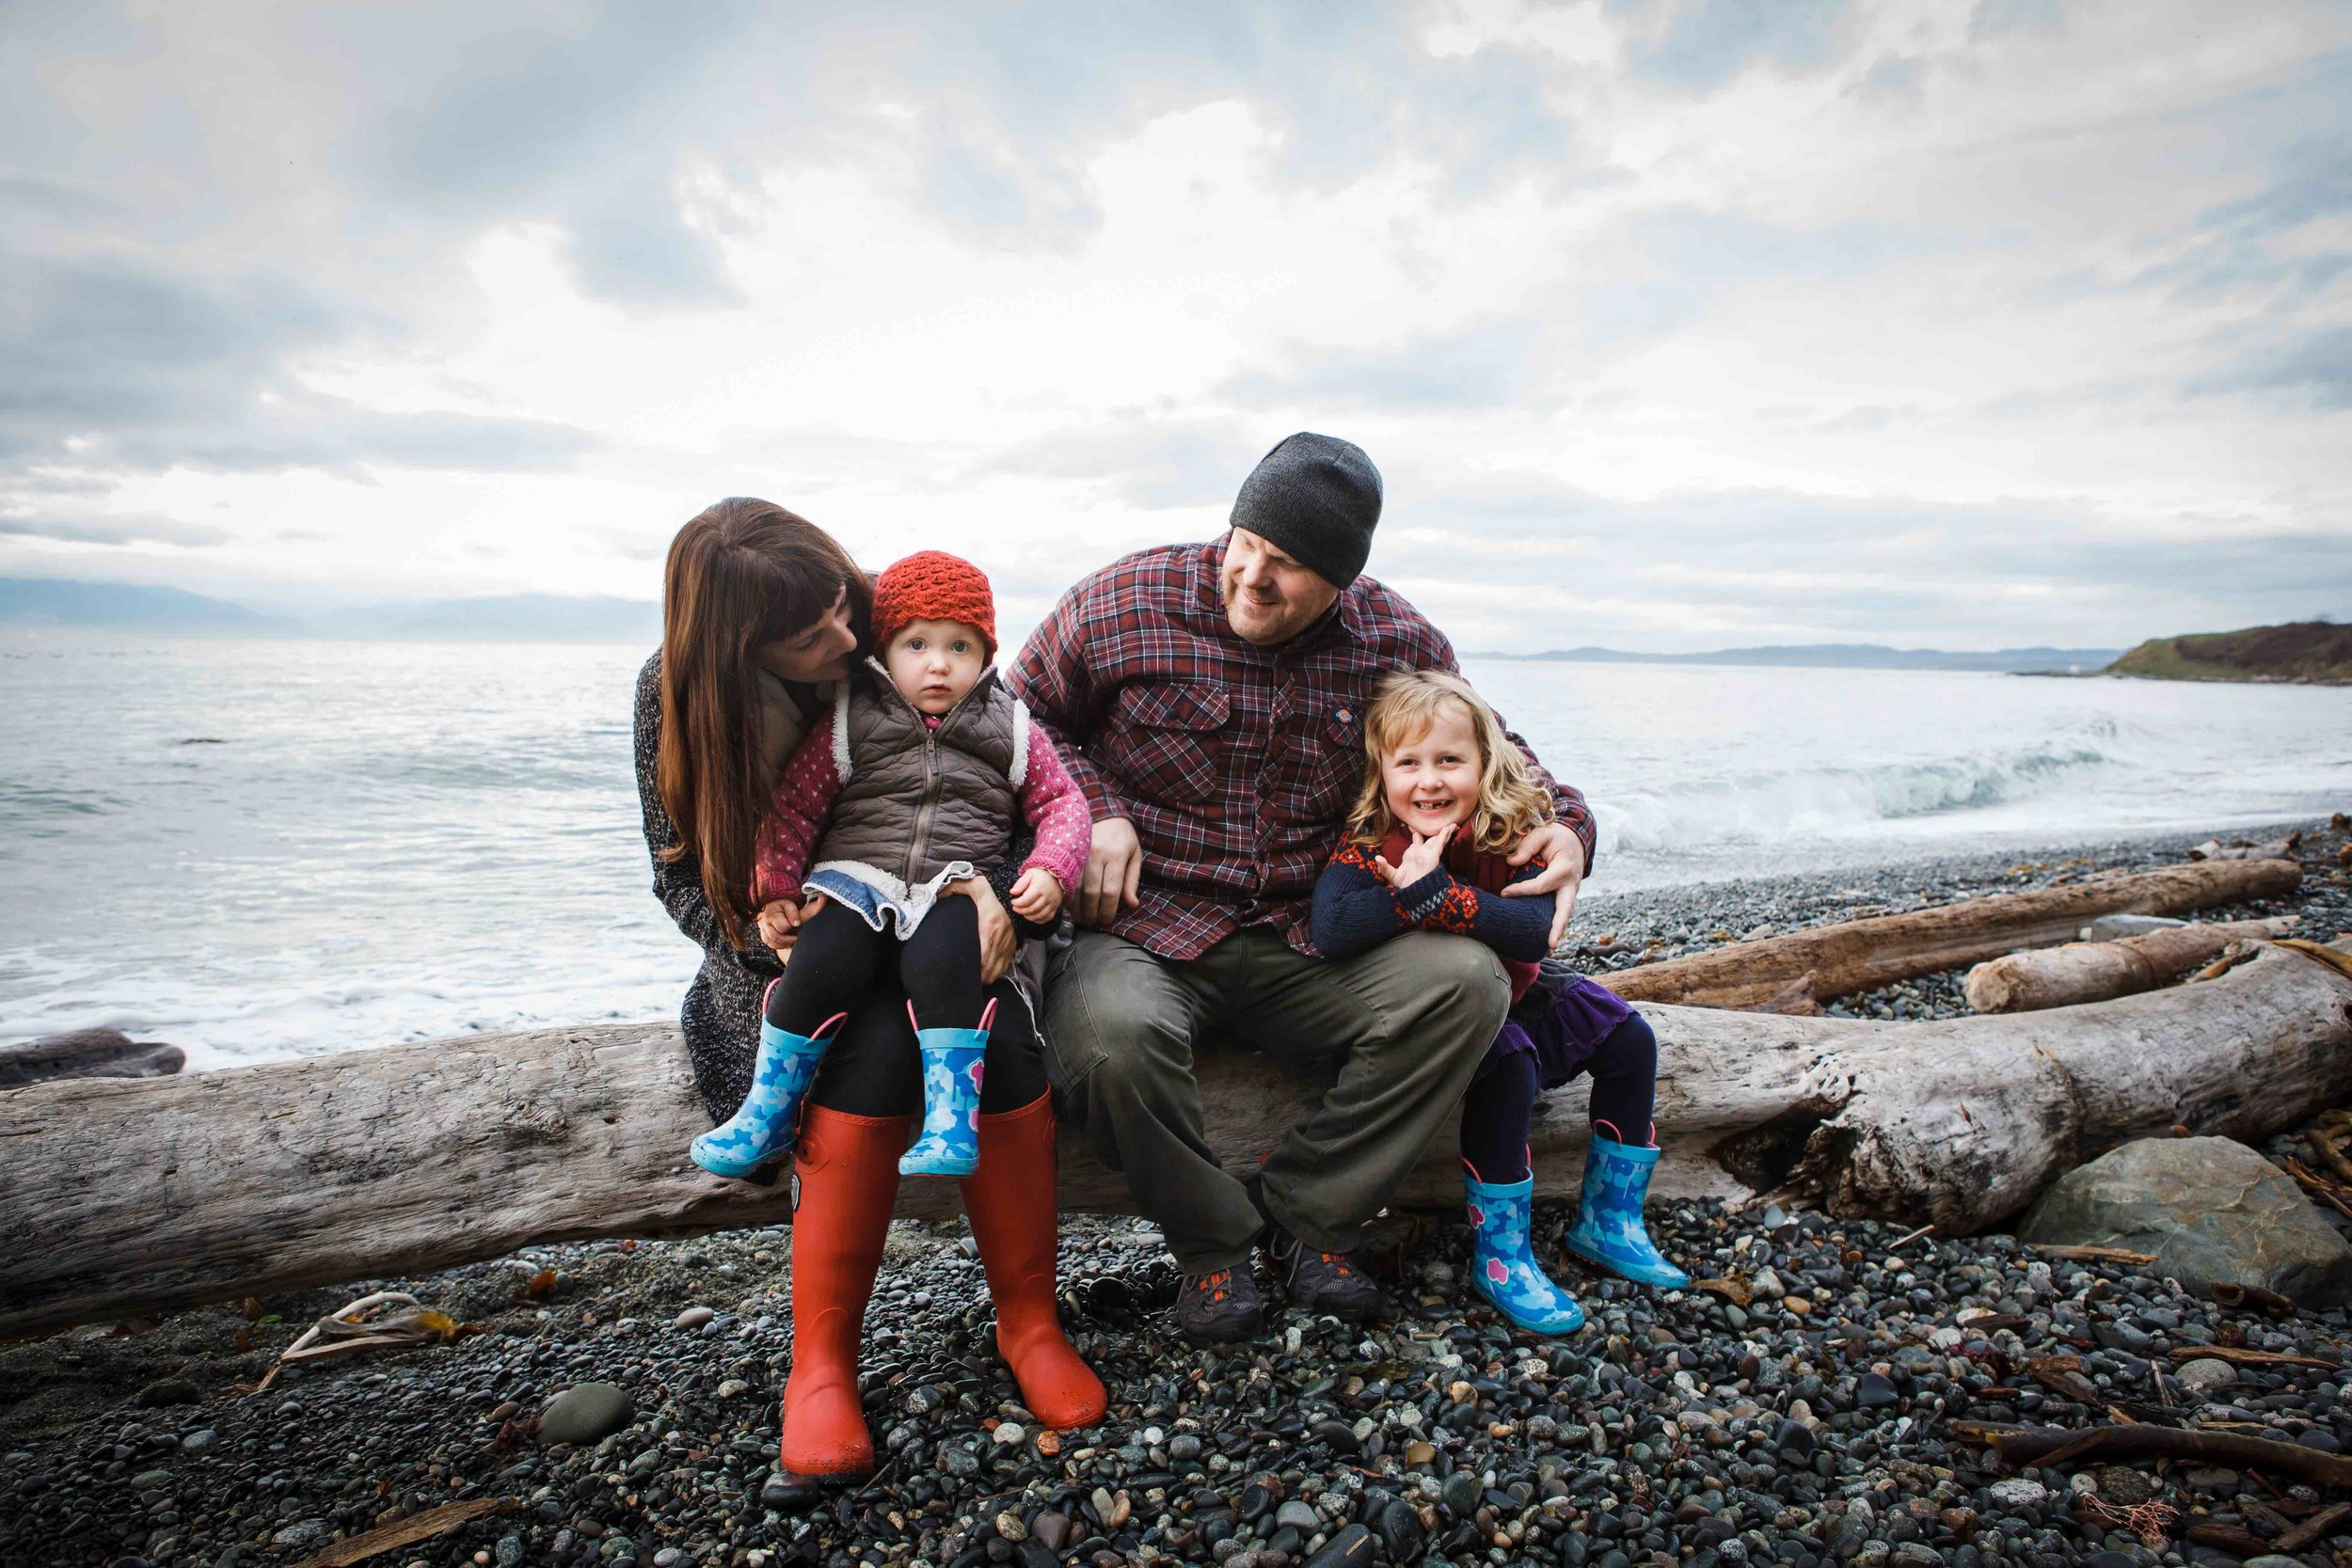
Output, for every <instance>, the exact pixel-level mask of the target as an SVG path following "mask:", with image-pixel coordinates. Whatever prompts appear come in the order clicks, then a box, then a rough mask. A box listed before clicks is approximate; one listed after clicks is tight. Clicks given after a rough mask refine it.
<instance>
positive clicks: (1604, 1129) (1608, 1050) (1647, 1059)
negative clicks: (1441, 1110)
mask: <svg viewBox="0 0 2352 1568" xmlns="http://www.w3.org/2000/svg"><path fill="white" fill-rule="evenodd" d="M1582 1070H1584V1071H1586V1072H1589V1073H1591V1074H1592V1075H1593V1100H1592V1107H1591V1111H1590V1113H1589V1114H1590V1115H1591V1117H1592V1121H1593V1131H1594V1132H1597V1133H1599V1134H1600V1135H1601V1136H1602V1137H1605V1138H1608V1139H1610V1140H1611V1141H1612V1142H1614V1143H1621V1144H1631V1145H1632V1146H1633V1147H1635V1148H1645V1147H1647V1145H1648V1143H1649V1133H1650V1117H1651V1113H1652V1112H1653V1111H1654V1110H1655V1109H1656V1105H1657V1097H1658V1037H1657V1036H1656V1035H1654V1034H1652V1033H1651V1032H1650V1026H1649V1025H1648V1024H1647V1023H1645V1022H1643V1021H1642V1015H1641V1014H1639V1013H1636V1014H1634V1015H1633V1016H1632V1017H1631V1018H1629V1019H1627V1020H1626V1021H1625V1022H1623V1023H1620V1024H1618V1025H1617V1026H1616V1027H1615V1028H1614V1029H1613V1030H1611V1031H1610V1032H1609V1034H1608V1036H1607V1037H1605V1038H1604V1039H1602V1041H1601V1042H1600V1043H1599V1044H1598V1045H1597V1046H1595V1047H1593V1053H1592V1055H1590V1056H1589V1057H1587V1058H1585V1062H1584V1066H1583V1069H1582ZM1540 1089H1541V1085H1540V1084H1539V1083H1538V1081H1537V1078H1536V1065H1535V1058H1534V1055H1533V1054H1532V1053H1528V1052H1519V1053H1515V1054H1512V1055H1508V1056H1504V1057H1502V1058H1500V1059H1499V1060H1497V1061H1496V1062H1495V1064H1494V1065H1493V1066H1492V1067H1489V1068H1488V1069H1486V1071H1485V1072H1484V1073H1482V1074H1480V1075H1479V1077H1478V1080H1477V1081H1476V1082H1475V1083H1473V1084H1471V1085H1470V1093H1469V1094H1467V1095H1465V1096H1463V1097H1462V1158H1463V1159H1465V1160H1467V1161H1469V1162H1470V1168H1471V1169H1473V1170H1475V1171H1477V1172H1478V1179H1479V1180H1481V1181H1486V1182H1494V1183H1508V1182H1512V1181H1524V1180H1527V1124H1528V1120H1529V1118H1530V1117H1532V1116H1533V1115H1534V1109H1535V1096H1536V1094H1537V1093H1538V1092H1540Z"/></svg>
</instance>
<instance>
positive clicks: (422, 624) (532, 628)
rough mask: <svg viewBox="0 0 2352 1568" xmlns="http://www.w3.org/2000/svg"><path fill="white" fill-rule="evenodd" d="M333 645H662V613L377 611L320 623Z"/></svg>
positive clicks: (504, 599) (504, 604)
mask: <svg viewBox="0 0 2352 1568" xmlns="http://www.w3.org/2000/svg"><path fill="white" fill-rule="evenodd" d="M317 622H318V626H319V627H320V629H321V630H322V631H324V632H325V633H326V635H328V636H331V637H357V638H371V639H373V638H389V639H398V640H402V641H431V642H636V643H643V644H645V645H648V646H649V645H651V644H652V643H655V642H658V641H660V640H661V607H660V605H658V604H656V603H655V602H654V601H652V600H651V599H612V598H571V597H566V596H564V595H562V594H502V595H500V596H497V597H492V598H480V599H430V600H421V601H417V602H413V603H405V604H383V605H370V606H368V607H366V608H365V609H362V610H350V611H346V612H344V613H342V614H338V615H334V616H322V617H318V618H317Z"/></svg>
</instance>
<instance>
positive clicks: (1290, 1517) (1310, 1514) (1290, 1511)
mask: <svg viewBox="0 0 2352 1568" xmlns="http://www.w3.org/2000/svg"><path fill="white" fill-rule="evenodd" d="M1274 1522H1275V1523H1276V1524H1277V1525H1289V1526H1291V1527H1293V1528H1295V1529H1298V1530H1301V1531H1304V1532H1305V1533H1306V1534H1309V1535H1312V1534H1313V1533H1314V1532H1315V1531H1317V1530H1319V1529H1321V1528H1323V1516H1322V1515H1321V1514H1319V1513H1316V1512H1315V1511H1314V1510H1313V1509H1312V1508H1311V1507H1309V1506H1308V1505H1307V1504H1305V1503H1302V1502H1300V1501H1299V1500H1298V1499H1297V1498H1296V1497H1293V1498H1292V1499H1291V1500H1290V1501H1288V1502H1286V1503H1284V1504H1283V1505H1282V1506H1281V1507H1279V1508H1278V1509H1276V1510H1275V1511H1274Z"/></svg>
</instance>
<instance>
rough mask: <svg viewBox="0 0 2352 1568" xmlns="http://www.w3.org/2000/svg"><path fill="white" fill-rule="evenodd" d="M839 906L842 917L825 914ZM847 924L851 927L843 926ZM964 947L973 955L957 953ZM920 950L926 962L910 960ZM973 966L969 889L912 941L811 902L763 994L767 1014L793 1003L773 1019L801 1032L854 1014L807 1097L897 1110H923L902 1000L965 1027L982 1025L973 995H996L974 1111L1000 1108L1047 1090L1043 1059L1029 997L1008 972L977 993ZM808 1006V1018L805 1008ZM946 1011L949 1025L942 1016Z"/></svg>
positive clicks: (880, 1113)
mask: <svg viewBox="0 0 2352 1568" xmlns="http://www.w3.org/2000/svg"><path fill="white" fill-rule="evenodd" d="M835 915H838V916H839V917H840V918H839V919H838V920H835V919H834V918H832V917H834V916H835ZM943 920H944V923H943ZM934 925H937V926H938V927H939V929H938V930H937V931H936V932H934V931H933V929H932V927H934ZM844 926H846V927H853V928H854V929H853V930H843V929H842V928H841V927H844ZM812 938H814V939H815V942H814V943H813V944H812V941H811V939H812ZM926 938H930V939H931V940H930V942H925V940H924V939H926ZM965 944H968V958H967V957H965V956H964V954H963V953H961V952H960V951H959V949H960V948H961V947H963V946H964V945H965ZM911 948H912V949H914V951H910V950H909V949H911ZM917 958H921V959H923V960H924V961H920V962H916V961H910V960H914V959H917ZM803 966H806V967H803ZM796 972H798V973H799V974H801V975H802V976H803V979H802V981H801V983H800V984H799V985H795V984H794V983H793V978H792V977H793V975H794V974H795V973H796ZM979 972H980V954H979V927H978V915H977V906H976V905H975V904H974V903H973V902H972V900H970V899H969V898H946V899H942V900H941V901H940V902H939V903H938V904H936V905H934V906H933V907H932V909H931V911H930V914H928V915H926V916H924V918H923V924H922V925H921V926H920V927H917V928H916V930H915V941H914V942H912V943H903V942H899V941H898V939H897V936H896V933H890V934H887V935H885V934H883V933H878V932H876V931H874V930H873V929H872V927H868V926H867V925H866V922H865V921H864V920H863V919H861V918H860V917H859V916H857V915H855V914H852V913H851V912H850V911H848V910H845V909H839V908H837V907H829V908H826V909H823V910H820V911H818V913H817V917H816V918H815V919H814V920H811V921H810V922H809V923H808V924H807V925H806V926H804V927H802V928H801V933H800V938H799V940H798V941H796V942H794V943H793V944H792V955H791V961H790V962H789V963H787V965H786V966H785V976H786V977H785V980H784V982H783V983H782V984H780V985H778V986H777V987H776V989H775V991H774V993H773V994H772V995H771V997H770V998H769V1006H770V1009H771V1017H775V1015H776V1014H777V1013H778V1012H784V1011H786V1010H787V1009H788V1010H789V1014H788V1016H787V1017H778V1018H776V1022H777V1023H778V1025H779V1027H782V1028H787V1029H793V1031H794V1032H795V1033H796V1034H798V1033H805V1032H806V1031H807V1030H808V1029H812V1028H815V1027H817V1026H818V1025H819V1024H821V1023H823V1022H824V1021H825V1020H826V1019H828V1018H831V1017H832V1016H833V1015H834V1013H837V1012H845V1011H846V1012H847V1013H848V1014H849V1015H850V1016H849V1019H848V1020H847V1022H844V1023H843V1024H842V1025H841V1029H840V1032H839V1033H838V1034H836V1035H835V1036H834V1039H833V1043H832V1044H831V1045H830V1046H828V1047H827V1048H826V1050H825V1059H824V1062H823V1064H822V1065H821V1066H819V1067H818V1069H817V1082H816V1083H815V1084H813V1085H810V1087H809V1091H808V1098H809V1103H811V1104H813V1105H822V1106H824V1107H825V1108H826V1109H827V1110H829V1111H839V1112H841V1113H843V1114H844V1115H846V1116H853V1117H902V1116H908V1115H911V1114H913V1113H914V1112H918V1111H920V1110H922V1108H923V1068H922V1061H921V1057H920V1055H919V1053H917V1052H916V1051H915V1048H914V1026H913V1025H911V1024H910V1023H909V1022H907V1011H906V1004H907V1003H908V1002H909V1001H912V1002H914V1009H915V1016H916V1017H918V1018H920V1019H922V1021H923V1023H924V1026H925V1027H926V1028H930V1027H934V1026H935V1027H940V1028H969V1027H971V1026H972V1025H973V1024H975V1023H977V1022H979V1016H980V1009H981V1006H982V1004H981V1003H979V1002H978V1001H977V998H978V997H980V996H981V995H982V994H985V995H986V997H988V998H990V999H993V1001H994V1002H995V1004H996V1016H995V1018H994V1019H993V1021H992V1022H991V1023H990V1025H989V1034H988V1054H987V1057H986V1058H985V1060H986V1061H987V1064H988V1066H987V1071H986V1072H985V1073H984V1074H983V1076H982V1078H981V1080H980V1114H981V1115H982V1116H1000V1115H1002V1114H1003V1113H1005V1112H1007V1111H1017V1110H1019V1109H1021V1108H1022V1107H1023V1106H1024V1105H1028V1104H1032V1103H1034V1102H1035V1101H1036V1100H1037V1098H1038V1096H1040V1095H1041V1094H1043V1093H1044V1092H1045V1057H1044V1053H1043V1052H1042V1051H1041V1050H1040V1048H1039V1046H1038V1038H1037V1031H1036V1030H1035V1028H1034V1027H1033V1026H1032V1025H1031V1022H1030V1019H1029V1005H1028V1003H1027V1002H1025V1001H1024V1000H1023V999H1022V996H1021V993H1020V991H1019V990H1018V989H1017V988H1015V986H1014V985H1013V983H1012V981H1011V980H1010V979H1009V978H1007V979H1003V980H999V981H997V982H996V983H995V984H994V985H993V986H991V987H989V988H987V990H986V991H985V993H982V992H981V991H980V990H978V980H979ZM962 987H970V988H972V989H971V990H970V992H969V994H970V996H971V997H972V998H974V999H976V1000H974V1001H972V1002H971V1003H969V1004H967V1006H966V1007H964V1008H961V1009H958V1008H957V1007H956V1002H955V998H956V996H957V992H958V990H960V988H962ZM787 993H789V1000H788V1001H787ZM812 1010H813V1011H814V1016H813V1017H812V1016H807V1015H808V1014H809V1013H810V1012H811V1011H812ZM951 1016H952V1017H954V1019H955V1022H947V1020H948V1019H949V1018H950V1017H951ZM934 1019H937V1020H939V1022H937V1023H936V1025H934V1023H933V1020H934ZM795 1021H797V1022H798V1023H799V1025H800V1026H799V1027H797V1028H796V1027H795Z"/></svg>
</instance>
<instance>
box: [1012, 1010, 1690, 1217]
mask: <svg viewBox="0 0 2352 1568" xmlns="http://www.w3.org/2000/svg"><path fill="white" fill-rule="evenodd" d="M990 1070H991V1071H993V1070H995V1069H993V1068H992V1069H990ZM1581 1070H1582V1071H1584V1072H1589V1073H1591V1074H1592V1075H1593V1098H1592V1103H1591V1105H1590V1107H1589V1108H1588V1110H1587V1113H1586V1114H1587V1115H1588V1116H1589V1117H1591V1118H1592V1122H1593V1131H1594V1132H1599V1133H1601V1135H1602V1136H1604V1137H1608V1138H1609V1139H1610V1141H1611V1142H1613V1143H1624V1144H1631V1145H1633V1146H1634V1147H1635V1148H1643V1147H1645V1146H1647V1144H1648V1143H1649V1133H1650V1116H1651V1113H1652V1111H1653V1110H1654V1109H1655V1106H1656V1100H1657V1094H1658V1037H1657V1036H1656V1035H1655V1034H1652V1033H1651V1032H1650V1026H1649V1025H1648V1024H1647V1023H1645V1022H1643V1019H1642V1015H1641V1014H1639V1013H1635V1014H1634V1015H1633V1016H1632V1017H1631V1018H1629V1019H1627V1020H1626V1021H1625V1022H1623V1023H1620V1024H1618V1025H1617V1026H1616V1027H1615V1028H1614V1029H1612V1030H1611V1031H1610V1032H1609V1036H1608V1037H1607V1038H1606V1039H1603V1040H1602V1041H1601V1042H1600V1043H1599V1044H1598V1045H1597V1046H1595V1047H1594V1048H1593V1053H1592V1055H1590V1056H1588V1057H1587V1058H1585V1061H1584V1066H1583V1068H1582V1069H1581ZM1539 1092H1541V1085H1539V1084H1538V1082H1537V1079H1536V1069H1535V1058H1534V1056H1533V1055H1530V1054H1527V1053H1519V1054H1517V1055H1512V1056H1505V1057H1502V1059H1501V1060H1499V1061H1497V1062H1496V1063H1495V1064H1494V1065H1493V1066H1492V1067H1490V1068H1488V1069H1486V1071H1484V1072H1482V1073H1480V1074H1479V1075H1478V1080H1477V1082H1475V1083H1473V1084H1472V1085H1470V1093H1469V1094H1468V1095H1466V1096H1464V1097H1463V1100H1462V1158H1463V1159H1465V1160H1468V1161H1469V1162H1470V1166H1471V1168H1472V1169H1474V1170H1476V1171H1477V1172H1478V1176H1479V1180H1482V1181H1496V1182H1512V1181H1524V1180H1527V1124H1528V1122H1529V1121H1530V1120H1531V1119H1532V1118H1533V1117H1534V1110H1535V1096H1536V1095H1537V1094H1538V1093H1539ZM1604 1130H1605V1131H1604Z"/></svg>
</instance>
